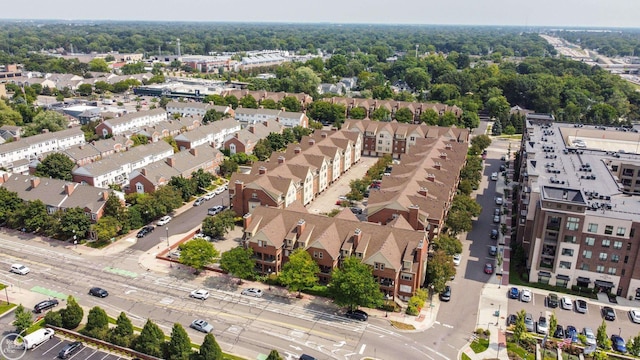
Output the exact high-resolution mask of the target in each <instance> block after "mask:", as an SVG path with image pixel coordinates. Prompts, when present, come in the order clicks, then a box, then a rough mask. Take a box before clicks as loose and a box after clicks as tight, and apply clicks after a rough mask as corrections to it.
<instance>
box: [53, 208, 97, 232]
mask: <svg viewBox="0 0 640 360" xmlns="http://www.w3.org/2000/svg"><path fill="white" fill-rule="evenodd" d="M90 228H91V220H90V219H89V217H88V216H87V214H86V213H85V212H84V210H83V209H81V208H79V207H75V208H71V209H67V210H66V211H64V212H62V216H60V228H59V229H60V235H62V236H64V237H65V238H66V239H71V238H73V236H74V235H75V236H77V238H78V239H83V238H85V237H86V235H87V231H89V229H90Z"/></svg>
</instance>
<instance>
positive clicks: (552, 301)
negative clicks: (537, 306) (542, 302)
mask: <svg viewBox="0 0 640 360" xmlns="http://www.w3.org/2000/svg"><path fill="white" fill-rule="evenodd" d="M547 306H549V307H550V308H557V307H558V295H556V294H554V293H550V294H549V296H547Z"/></svg>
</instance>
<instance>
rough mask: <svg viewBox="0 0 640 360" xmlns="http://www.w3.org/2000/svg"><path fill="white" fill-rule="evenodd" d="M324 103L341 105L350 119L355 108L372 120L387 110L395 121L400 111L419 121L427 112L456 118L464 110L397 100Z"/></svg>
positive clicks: (339, 99)
mask: <svg viewBox="0 0 640 360" xmlns="http://www.w3.org/2000/svg"><path fill="white" fill-rule="evenodd" d="M323 101H327V102H329V103H331V104H341V105H344V107H345V108H346V114H345V115H346V116H347V118H350V117H351V116H350V114H351V110H353V109H355V108H358V107H359V108H362V109H364V110H365V111H366V118H371V117H372V115H373V112H374V111H376V110H377V109H386V110H388V111H389V119H395V115H396V112H397V111H398V110H400V109H409V110H410V111H411V113H412V114H413V120H414V121H419V120H420V115H422V113H424V112H425V111H427V110H429V109H430V110H433V111H435V112H436V113H437V114H438V115H439V116H442V115H444V114H445V113H446V112H450V113H452V114H453V115H455V116H456V117H458V118H459V117H460V116H462V109H461V108H459V107H457V106H455V105H453V106H449V105H446V104H441V103H419V102H409V101H396V100H378V99H365V98H348V97H331V98H325V99H323Z"/></svg>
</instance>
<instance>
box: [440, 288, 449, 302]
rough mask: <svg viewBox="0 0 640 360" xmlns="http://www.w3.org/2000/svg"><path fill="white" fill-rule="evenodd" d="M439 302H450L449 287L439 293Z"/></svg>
mask: <svg viewBox="0 0 640 360" xmlns="http://www.w3.org/2000/svg"><path fill="white" fill-rule="evenodd" d="M440 300H442V301H449V300H451V286H449V285H447V286H445V287H444V290H443V291H442V292H441V293H440Z"/></svg>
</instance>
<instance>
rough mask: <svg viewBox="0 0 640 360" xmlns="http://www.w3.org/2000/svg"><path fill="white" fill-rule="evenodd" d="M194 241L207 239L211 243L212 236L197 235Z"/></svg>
mask: <svg viewBox="0 0 640 360" xmlns="http://www.w3.org/2000/svg"><path fill="white" fill-rule="evenodd" d="M193 238H194V239H205V240H207V241H211V236H208V235H205V234H203V233H197V234H195V235H194V236H193Z"/></svg>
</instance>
